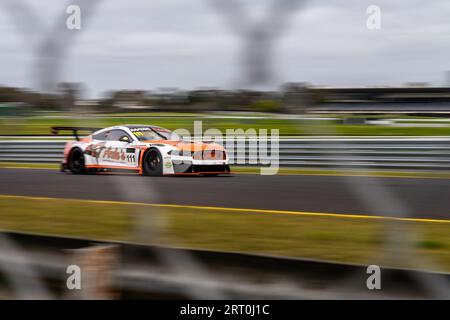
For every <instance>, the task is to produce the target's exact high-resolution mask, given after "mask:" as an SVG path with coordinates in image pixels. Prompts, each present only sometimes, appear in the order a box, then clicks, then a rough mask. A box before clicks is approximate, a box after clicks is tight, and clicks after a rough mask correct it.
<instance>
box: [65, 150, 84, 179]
mask: <svg viewBox="0 0 450 320" xmlns="http://www.w3.org/2000/svg"><path fill="white" fill-rule="evenodd" d="M68 167H69V170H70V171H72V172H73V173H76V174H81V173H86V167H85V165H84V153H83V151H82V150H81V149H79V148H75V149H73V150H72V151H71V152H70V156H69V161H68Z"/></svg>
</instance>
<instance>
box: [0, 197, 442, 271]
mask: <svg viewBox="0 0 450 320" xmlns="http://www.w3.org/2000/svg"><path fill="white" fill-rule="evenodd" d="M0 208H1V215H0V228H1V229H6V230H16V231H21V232H30V233H40V234H52V235H64V236H76V237H84V238H92V239H104V240H105V239H108V240H119V241H130V242H135V243H151V244H158V245H168V246H177V247H187V248H198V249H209V250H222V251H237V252H247V253H259V254H272V255H280V256H289V257H302V258H313V259H323V260H332V261H341V262H349V263H365V264H380V265H390V266H397V267H411V268H422V267H424V266H427V265H428V264H429V262H432V263H430V264H431V265H434V266H435V267H433V270H436V271H447V272H449V271H450V233H449V226H450V224H448V223H431V222H403V221H402V222H396V223H392V222H389V221H384V220H373V219H354V218H339V217H308V216H300V215H287V214H268V213H246V212H239V211H236V212H230V211H220V210H217V211H216V210H215V211H209V210H196V209H191V208H166V209H163V208H156V207H148V206H141V205H136V204H135V205H131V204H119V203H99V202H95V203H94V202H90V201H80V200H63V199H32V198H8V197H0ZM388 230H390V231H391V232H393V233H395V234H396V235H397V236H399V235H404V236H405V237H410V236H413V237H414V240H415V241H413V242H411V243H412V245H411V246H410V247H406V249H405V248H402V249H401V253H402V257H404V256H409V257H415V258H417V259H418V260H419V261H422V262H423V265H415V264H413V263H412V260H409V259H404V258H402V259H395V257H397V254H398V253H397V252H396V247H395V245H393V244H392V243H389V242H387V239H388V236H387V235H388Z"/></svg>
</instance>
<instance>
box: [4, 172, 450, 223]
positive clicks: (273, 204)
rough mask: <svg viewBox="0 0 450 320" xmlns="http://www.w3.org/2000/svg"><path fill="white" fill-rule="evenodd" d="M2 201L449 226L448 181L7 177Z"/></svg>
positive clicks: (49, 174) (68, 175)
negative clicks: (320, 215)
mask: <svg viewBox="0 0 450 320" xmlns="http://www.w3.org/2000/svg"><path fill="white" fill-rule="evenodd" d="M0 195H23V196H39V197H56V198H74V199H89V200H113V201H132V202H144V203H159V204H179V205H195V206H215V207H228V208H250V209H268V210H290V211H308V212H324V213H337V214H363V215H383V216H401V217H411V218H428V219H448V218H450V180H446V179H411V178H408V179H405V178H378V177H377V178H373V177H372V178H368V177H340V176H337V177H336V176H311V175H278V176H260V175H248V174H242V175H234V176H223V177H189V176H187V177H186V176H183V177H141V176H138V175H132V174H130V175H117V174H107V175H106V174H102V175H74V174H71V173H61V172H59V171H57V170H42V169H0ZM392 199H393V201H394V205H390V203H391V202H392ZM386 204H388V206H386Z"/></svg>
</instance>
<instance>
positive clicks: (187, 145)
mask: <svg viewBox="0 0 450 320" xmlns="http://www.w3.org/2000/svg"><path fill="white" fill-rule="evenodd" d="M141 142H142V143H148V144H156V143H157V144H165V145H169V146H172V147H174V148H176V149H178V150H181V151H192V152H193V151H203V150H221V151H223V150H224V148H223V147H222V146H221V145H219V144H217V143H214V142H209V143H208V142H190V141H179V140H150V141H141Z"/></svg>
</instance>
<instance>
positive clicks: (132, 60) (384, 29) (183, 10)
mask: <svg viewBox="0 0 450 320" xmlns="http://www.w3.org/2000/svg"><path fill="white" fill-rule="evenodd" d="M8 1H10V0H0V33H1V37H0V48H1V50H0V70H1V72H0V84H3V85H10V86H22V87H35V86H36V85H38V84H39V81H40V79H36V77H33V74H34V73H33V72H32V70H33V66H34V65H36V61H40V60H37V59H36V56H38V55H37V52H38V50H37V47H38V44H40V43H41V44H42V40H43V39H44V35H45V34H48V33H49V30H53V31H55V30H58V29H59V28H61V30H64V31H63V32H61V33H60V35H61V36H63V37H66V39H68V41H69V42H70V46H69V47H68V48H67V50H66V53H67V54H66V55H64V58H63V59H62V67H61V70H62V72H61V75H60V80H61V81H73V82H83V83H85V84H86V86H87V87H88V88H89V93H90V95H91V96H97V95H98V94H100V93H101V92H103V91H106V90H114V89H144V90H152V89H156V88H161V87H178V88H182V89H191V88H197V87H222V88H232V87H235V86H236V85H239V81H240V80H242V79H243V78H244V76H243V72H244V70H245V69H244V68H243V67H242V57H243V55H242V51H243V48H244V46H243V45H244V44H245V41H243V40H244V37H243V35H242V33H240V32H239V30H241V32H242V30H248V29H247V28H246V27H245V26H248V25H249V24H253V23H254V22H255V21H260V20H264V19H265V17H267V15H270V14H271V13H273V12H275V11H274V10H273V9H269V8H270V7H269V5H270V4H271V2H269V1H263V0H247V1H246V0H241V1H237V2H238V3H242V4H245V5H243V7H242V9H243V10H245V11H246V13H245V15H242V16H241V17H240V18H239V19H237V20H238V21H236V20H235V21H234V22H233V23H231V20H230V19H228V16H227V15H226V14H225V13H224V10H218V9H217V7H214V6H213V5H211V2H212V1H214V0H209V1H208V0H128V1H124V0H103V1H101V2H100V3H99V6H98V7H97V8H96V9H95V11H92V10H91V9H90V8H89V10H91V11H90V12H89V13H91V16H90V17H88V14H87V13H86V12H83V11H82V16H81V18H82V21H81V22H82V29H81V30H80V31H70V32H72V33H73V32H74V33H75V34H74V35H75V37H72V34H70V35H69V34H68V31H67V29H66V26H65V20H64V19H63V18H65V17H66V16H67V14H66V13H65V10H66V7H67V6H68V5H69V4H71V3H74V2H75V1H69V2H67V3H66V2H65V1H63V0H46V1H32V0H21V1H18V0H11V2H9V5H8ZM79 1H81V0H79ZM277 1H281V0H277ZM11 3H14V4H15V6H13V7H12V6H11ZM20 3H23V4H24V8H29V10H28V13H27V11H26V10H17V4H19V5H20ZM372 4H375V5H378V6H379V7H380V8H381V30H368V29H367V27H366V20H367V17H368V15H367V14H366V9H367V7H368V6H369V5H372ZM11 8H16V10H12V9H11ZM81 9H82V10H83V7H82V8H81ZM85 17H86V19H84V18H85ZM85 20H86V21H85ZM283 21H285V22H288V24H287V25H286V26H284V28H283V30H281V31H280V35H279V36H278V37H277V38H276V39H275V40H274V42H273V43H274V47H273V50H272V52H273V53H272V54H271V61H272V62H273V63H274V68H273V69H274V73H273V76H274V77H273V83H272V85H273V86H276V85H278V84H280V83H283V82H287V81H294V82H309V83H311V84H315V85H332V86H353V85H357V86H361V85H396V84H402V83H405V82H429V83H431V84H434V85H442V84H444V83H445V71H446V70H450V59H449V58H450V1H448V0H433V1H423V0H420V1H419V0H395V1H392V0H372V1H366V0H338V1H337V0H336V1H330V0H328V1H326V0H309V1H306V2H303V4H302V5H301V6H299V8H298V10H291V15H290V16H288V17H285V18H284V19H283ZM64 45H66V44H64ZM268 50H270V48H268ZM269 52H270V51H269Z"/></svg>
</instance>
